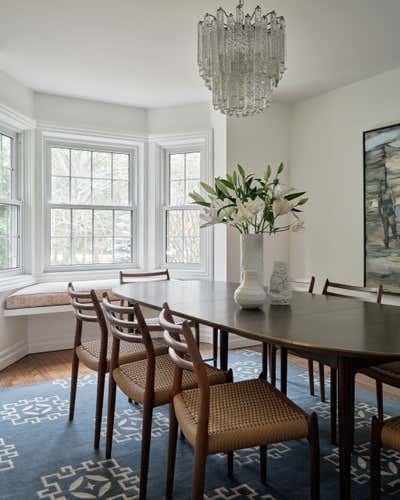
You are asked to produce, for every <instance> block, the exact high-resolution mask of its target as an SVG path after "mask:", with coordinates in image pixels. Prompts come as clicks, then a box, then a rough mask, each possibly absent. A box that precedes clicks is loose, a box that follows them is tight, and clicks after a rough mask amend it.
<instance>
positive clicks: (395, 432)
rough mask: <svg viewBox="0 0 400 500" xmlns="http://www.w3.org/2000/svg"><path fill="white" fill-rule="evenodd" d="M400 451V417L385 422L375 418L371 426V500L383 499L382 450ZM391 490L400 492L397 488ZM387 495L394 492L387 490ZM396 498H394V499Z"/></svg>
mask: <svg viewBox="0 0 400 500" xmlns="http://www.w3.org/2000/svg"><path fill="white" fill-rule="evenodd" d="M384 446H385V447H387V448H391V449H392V450H395V451H398V452H399V451H400V417H392V418H389V419H387V420H385V421H383V420H381V419H379V418H377V417H373V418H372V424H371V456H370V473H371V481H370V497H369V498H370V500H379V499H380V498H381V449H382V447H384ZM391 490H396V491H397V490H398V487H397V486H394V488H391ZM382 493H385V496H386V495H388V496H389V495H390V494H391V493H394V491H389V489H388V490H386V491H385V492H382ZM393 498H394V497H393Z"/></svg>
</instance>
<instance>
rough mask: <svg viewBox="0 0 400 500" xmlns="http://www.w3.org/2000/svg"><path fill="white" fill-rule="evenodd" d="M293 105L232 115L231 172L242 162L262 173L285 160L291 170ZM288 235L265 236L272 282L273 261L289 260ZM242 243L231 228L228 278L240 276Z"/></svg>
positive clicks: (266, 266) (229, 135) (229, 136)
mask: <svg viewBox="0 0 400 500" xmlns="http://www.w3.org/2000/svg"><path fill="white" fill-rule="evenodd" d="M289 130H290V107H289V106H288V105H285V104H279V103H274V104H272V106H271V107H270V108H268V109H266V110H265V111H264V112H263V113H261V114H259V115H256V116H254V117H252V118H229V119H228V128H227V141H228V169H229V172H232V171H233V169H234V168H235V167H236V165H237V164H238V163H239V164H240V165H242V167H244V169H245V170H246V171H248V172H255V173H258V174H261V173H263V172H264V171H265V169H266V167H267V165H268V164H271V166H273V167H274V168H276V167H277V166H278V165H279V163H280V162H283V163H284V165H285V167H286V170H285V171H284V175H283V174H282V179H283V180H284V179H285V178H287V176H288V171H289ZM288 258H289V251H288V235H287V234H286V233H281V234H279V235H276V236H273V237H267V236H266V237H265V242H264V277H265V282H266V283H268V282H269V277H270V274H271V271H272V265H273V262H274V260H284V261H286V262H287V261H288ZM239 261H240V244H239V234H238V232H237V231H236V230H233V229H229V231H228V280H230V281H238V280H239V278H240V262H239Z"/></svg>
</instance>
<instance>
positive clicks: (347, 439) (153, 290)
mask: <svg viewBox="0 0 400 500" xmlns="http://www.w3.org/2000/svg"><path fill="white" fill-rule="evenodd" d="M237 286H238V284H237V283H228V282H218V281H206V280H198V281H174V280H171V281H154V282H137V283H129V284H125V285H121V286H118V287H116V288H114V289H113V293H114V294H115V295H116V296H117V297H119V298H121V299H124V300H127V301H129V302H131V303H133V302H137V303H139V304H141V305H145V306H148V307H151V308H154V309H158V310H160V309H161V307H162V304H163V303H164V302H167V303H168V304H169V307H170V309H171V311H172V313H173V314H175V315H177V316H179V317H182V318H186V319H188V320H191V321H195V322H198V323H200V324H202V325H207V326H210V327H212V328H214V329H218V330H219V332H220V364H221V368H223V369H226V368H227V366H228V347H229V335H230V334H236V335H240V336H242V337H246V338H249V339H252V340H257V341H259V342H262V343H264V344H270V345H271V344H273V345H276V346H279V347H280V350H281V360H282V361H281V390H282V391H283V392H285V393H286V384H287V380H286V373H287V365H286V363H287V350H288V349H290V350H291V351H296V352H299V353H301V352H303V353H308V354H311V355H312V358H313V359H315V360H317V361H321V362H323V363H324V364H327V365H329V366H331V367H333V368H336V370H337V375H338V416H339V469H340V498H341V499H342V500H348V499H350V498H351V453H352V443H353V396H352V390H351V389H350V388H351V387H354V378H355V374H356V373H357V372H358V371H360V370H362V369H363V368H367V367H370V366H373V365H377V364H379V363H384V362H389V361H394V360H400V331H399V328H400V307H396V306H389V305H380V304H374V303H369V302H362V301H359V300H355V299H343V298H338V297H332V296H326V295H317V294H310V293H305V292H294V293H293V298H292V301H291V304H290V305H289V306H275V305H271V304H269V303H268V302H266V304H265V305H264V307H263V308H262V309H259V310H243V309H240V307H239V306H238V305H237V304H236V303H235V301H234V299H233V293H234V290H235V289H236V288H237Z"/></svg>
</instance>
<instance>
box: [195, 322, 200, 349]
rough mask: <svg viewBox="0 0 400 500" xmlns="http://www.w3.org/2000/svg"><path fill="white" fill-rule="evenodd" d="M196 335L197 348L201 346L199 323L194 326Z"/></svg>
mask: <svg viewBox="0 0 400 500" xmlns="http://www.w3.org/2000/svg"><path fill="white" fill-rule="evenodd" d="M194 334H195V338H196V344H197V346H199V345H200V324H199V323H195V324H194Z"/></svg>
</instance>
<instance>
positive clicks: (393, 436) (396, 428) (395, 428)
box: [381, 417, 400, 451]
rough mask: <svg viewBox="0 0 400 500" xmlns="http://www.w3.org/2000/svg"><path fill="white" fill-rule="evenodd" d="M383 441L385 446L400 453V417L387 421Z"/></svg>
mask: <svg viewBox="0 0 400 500" xmlns="http://www.w3.org/2000/svg"><path fill="white" fill-rule="evenodd" d="M381 440H382V444H383V445H384V446H387V447H388V448H392V449H393V450H397V451H400V417H393V418H389V420H386V421H385V423H384V425H383V428H382V433H381Z"/></svg>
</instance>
